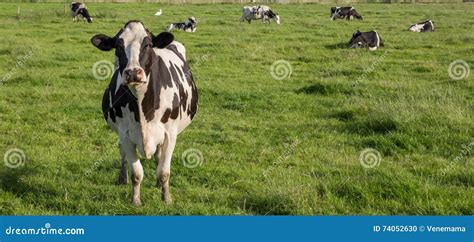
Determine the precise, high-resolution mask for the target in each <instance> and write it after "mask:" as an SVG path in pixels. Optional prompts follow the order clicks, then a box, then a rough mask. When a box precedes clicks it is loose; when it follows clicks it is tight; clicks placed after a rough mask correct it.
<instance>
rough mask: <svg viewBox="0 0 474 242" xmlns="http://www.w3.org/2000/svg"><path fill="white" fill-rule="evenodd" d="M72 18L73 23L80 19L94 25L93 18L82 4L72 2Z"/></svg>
mask: <svg viewBox="0 0 474 242" xmlns="http://www.w3.org/2000/svg"><path fill="white" fill-rule="evenodd" d="M70 7H71V17H72V21H74V22H75V21H79V19H80V18H81V19H83V20H84V21H85V20H87V22H89V23H92V20H93V18H91V16H90V14H89V11H88V10H87V7H86V5H85V4H84V3H80V2H72V3H71V5H70Z"/></svg>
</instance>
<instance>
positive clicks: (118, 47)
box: [91, 21, 174, 86]
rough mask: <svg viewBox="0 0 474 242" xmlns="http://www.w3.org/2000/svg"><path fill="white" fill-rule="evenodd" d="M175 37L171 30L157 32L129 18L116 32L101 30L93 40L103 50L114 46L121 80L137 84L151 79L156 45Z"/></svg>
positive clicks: (127, 83) (161, 46)
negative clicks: (104, 32)
mask: <svg viewBox="0 0 474 242" xmlns="http://www.w3.org/2000/svg"><path fill="white" fill-rule="evenodd" d="M173 40H174V36H173V35H172V34H171V33H168V32H163V33H160V34H159V35H157V36H154V35H153V34H152V33H151V32H150V31H148V29H146V28H145V26H144V25H143V23H142V22H140V21H129V22H128V23H126V24H125V26H124V27H123V28H122V29H121V30H120V31H119V32H118V33H117V34H116V35H115V36H114V37H109V36H107V35H104V34H98V35H95V36H94V37H92V39H91V42H92V44H93V45H94V46H95V47H97V48H99V49H100V50H102V51H109V50H112V49H115V57H116V60H115V61H116V66H118V68H119V71H120V73H121V75H122V77H123V78H122V84H124V85H131V86H137V85H142V84H146V83H147V82H148V78H147V76H148V75H149V74H150V71H151V67H152V65H153V60H155V55H156V54H155V52H154V50H153V48H164V47H166V46H168V45H169V44H170V43H171V42H172V41H173Z"/></svg>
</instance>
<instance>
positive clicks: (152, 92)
mask: <svg viewBox="0 0 474 242" xmlns="http://www.w3.org/2000/svg"><path fill="white" fill-rule="evenodd" d="M155 59H156V61H153V67H152V68H151V71H150V80H149V82H148V87H147V90H146V92H145V97H144V98H143V101H142V110H143V113H144V114H145V119H146V121H147V122H150V121H151V120H153V118H154V117H155V110H157V109H159V108H160V93H161V89H162V88H164V89H166V88H171V87H173V81H172V79H171V78H172V77H171V74H170V71H169V70H168V68H167V67H166V65H165V62H164V61H163V59H161V57H156V56H155V57H154V60H155Z"/></svg>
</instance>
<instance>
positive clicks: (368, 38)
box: [349, 30, 384, 50]
mask: <svg viewBox="0 0 474 242" xmlns="http://www.w3.org/2000/svg"><path fill="white" fill-rule="evenodd" d="M366 46H367V47H369V50H376V49H377V48H378V47H383V46H384V43H383V40H382V38H381V37H380V35H379V33H377V31H369V32H360V31H359V30H357V32H355V33H354V34H352V38H351V40H350V41H349V47H350V48H365V47H366Z"/></svg>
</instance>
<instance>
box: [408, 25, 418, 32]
mask: <svg viewBox="0 0 474 242" xmlns="http://www.w3.org/2000/svg"><path fill="white" fill-rule="evenodd" d="M408 30H410V31H411V32H417V31H418V27H417V24H412V25H411V26H410V28H408Z"/></svg>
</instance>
